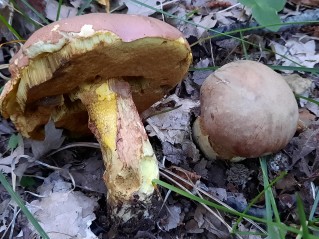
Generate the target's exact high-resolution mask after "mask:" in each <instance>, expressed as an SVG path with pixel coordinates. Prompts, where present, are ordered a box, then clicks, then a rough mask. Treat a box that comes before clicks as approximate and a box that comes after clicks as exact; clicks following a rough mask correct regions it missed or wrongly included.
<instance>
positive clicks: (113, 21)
mask: <svg viewBox="0 0 319 239" xmlns="http://www.w3.org/2000/svg"><path fill="white" fill-rule="evenodd" d="M191 60H192V55H191V51H190V47H189V45H188V43H187V41H186V40H185V39H184V38H183V36H182V34H181V33H180V32H179V31H178V30H177V29H175V28H174V27H172V26H170V25H169V24H166V23H164V22H162V21H159V20H157V19H154V18H148V17H142V16H135V15H122V14H105V13H95V14H88V15H83V16H77V17H74V18H69V19H64V20H61V21H57V22H54V23H52V24H50V25H47V26H45V27H43V28H41V29H39V30H38V31H36V32H35V33H33V35H32V36H31V37H30V38H29V39H28V40H27V41H26V43H25V44H24V46H23V47H22V48H21V50H20V51H19V52H18V53H17V54H16V55H15V56H14V57H13V59H12V61H11V64H10V72H11V74H12V77H11V80H10V81H9V82H7V84H6V85H5V87H4V90H3V92H2V94H1V97H0V108H1V113H2V115H3V116H4V117H5V118H10V119H11V120H12V122H13V123H14V124H15V126H16V128H17V129H18V130H19V131H20V132H21V134H22V135H23V136H25V137H30V138H33V139H43V137H44V125H45V124H46V123H47V122H48V121H49V120H50V119H52V120H53V121H54V123H55V125H56V127H59V128H64V129H66V130H67V131H68V132H70V133H73V135H83V134H86V133H87V132H88V128H89V129H90V131H91V132H92V133H93V134H94V135H95V137H96V139H97V140H98V142H99V144H100V147H101V151H102V155H103V160H104V164H105V168H106V171H105V173H104V181H105V184H106V186H107V189H108V194H107V200H108V207H109V209H110V211H111V213H112V217H113V218H116V219H119V220H118V221H121V222H123V223H124V222H127V221H128V220H129V219H131V218H134V217H136V218H137V217H141V215H144V216H145V217H146V214H147V213H146V212H145V211H147V210H149V208H150V207H151V201H152V198H153V199H154V195H156V193H155V191H154V186H153V185H152V180H153V179H154V178H158V176H159V172H158V165H157V160H156V157H155V154H154V152H153V149H152V146H151V144H150V142H149V140H148V136H147V134H146V132H145V129H144V127H143V124H142V122H141V120H140V117H139V113H140V112H142V111H144V110H145V109H147V108H148V107H150V106H151V105H152V104H153V103H155V102H156V101H158V100H159V99H161V98H162V97H163V96H164V95H165V94H167V92H168V90H170V89H172V88H173V87H174V86H175V85H176V84H177V83H178V82H179V81H181V80H182V78H183V77H184V75H185V74H186V72H187V71H188V67H189V65H190V63H191ZM88 118H89V119H88ZM137 220H138V219H137Z"/></svg>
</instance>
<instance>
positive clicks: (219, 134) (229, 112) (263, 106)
mask: <svg viewBox="0 0 319 239" xmlns="http://www.w3.org/2000/svg"><path fill="white" fill-rule="evenodd" d="M200 100H201V116H200V118H199V122H197V129H196V131H197V132H198V131H201V135H200V136H195V137H197V139H198V137H201V139H200V140H203V141H202V142H203V148H204V151H206V152H208V153H207V154H210V155H209V156H211V157H214V156H216V155H217V156H219V157H220V158H223V159H232V158H235V157H245V158H254V157H259V156H262V155H267V154H271V153H274V152H277V151H279V150H280V149H282V148H283V147H285V146H286V145H287V143H288V142H289V141H290V139H291V138H292V137H293V135H294V133H295V132H296V128H297V122H298V106H297V103H296V100H295V97H294V95H293V93H292V91H291V89H290V88H289V86H288V84H287V83H286V82H285V80H284V79H283V78H282V77H281V75H279V74H277V73H276V72H275V71H273V70H272V69H270V68H269V67H267V66H265V65H263V64H261V63H258V62H253V61H237V62H233V63H229V64H227V65H224V66H223V67H221V68H220V69H218V70H217V71H215V72H214V73H213V74H211V75H210V76H209V77H208V78H207V79H206V80H205V82H204V83H203V85H202V87H201V96H200ZM205 136H206V139H207V138H208V142H209V143H208V142H207V141H206V146H205ZM199 144H200V142H199ZM208 145H210V146H211V148H210V149H208Z"/></svg>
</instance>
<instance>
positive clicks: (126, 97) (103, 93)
mask: <svg viewBox="0 0 319 239" xmlns="http://www.w3.org/2000/svg"><path fill="white" fill-rule="evenodd" d="M75 98H78V99H80V100H81V101H82V103H83V104H84V105H85V107H86V108H87V111H88V114H89V128H90V130H91V131H92V132H93V133H94V135H95V136H96V138H97V140H98V141H99V143H100V146H101V151H102V154H103V160H104V164H105V168H106V171H105V173H104V181H105V184H106V186H107V189H108V197H107V198H108V203H109V206H110V207H111V208H112V214H113V216H116V217H119V218H121V219H122V220H123V221H124V222H125V221H127V220H128V219H130V218H131V217H132V216H133V217H134V215H136V214H137V213H136V212H137V211H136V200H137V201H138V202H141V203H142V205H143V206H141V208H148V207H145V204H150V203H151V198H152V196H153V194H154V186H153V185H152V180H153V179H154V178H158V176H159V171H158V165H157V160H156V157H155V154H154V151H153V149H152V146H151V144H150V142H149V140H148V136H147V134H146V131H145V129H144V126H143V124H142V122H141V119H140V117H139V114H138V112H137V109H136V107H135V105H134V102H133V100H132V96H131V92H130V85H129V84H128V83H127V82H125V81H123V80H121V79H109V80H107V81H103V82H96V83H88V84H84V85H81V86H80V89H79V90H78V91H77V93H75ZM133 203H134V204H135V209H134V213H130V212H131V211H132V210H133V209H132V210H130V208H132V207H131V206H132V205H133ZM131 214H134V215H131Z"/></svg>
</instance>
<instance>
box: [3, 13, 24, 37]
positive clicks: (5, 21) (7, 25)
mask: <svg viewBox="0 0 319 239" xmlns="http://www.w3.org/2000/svg"><path fill="white" fill-rule="evenodd" d="M0 21H1V22H2V23H3V24H4V25H5V26H6V27H7V28H8V29H9V31H10V32H11V33H12V34H13V35H14V36H15V37H16V38H17V39H18V40H23V38H22V37H21V36H20V35H19V33H18V32H17V31H16V30H15V29H14V28H13V27H12V26H11V25H10V24H9V23H8V21H7V20H6V19H5V17H4V16H2V15H1V14H0Z"/></svg>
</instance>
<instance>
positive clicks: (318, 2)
mask: <svg viewBox="0 0 319 239" xmlns="http://www.w3.org/2000/svg"><path fill="white" fill-rule="evenodd" d="M290 1H291V2H293V3H295V4H301V5H306V6H312V7H318V6H319V0H290Z"/></svg>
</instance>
